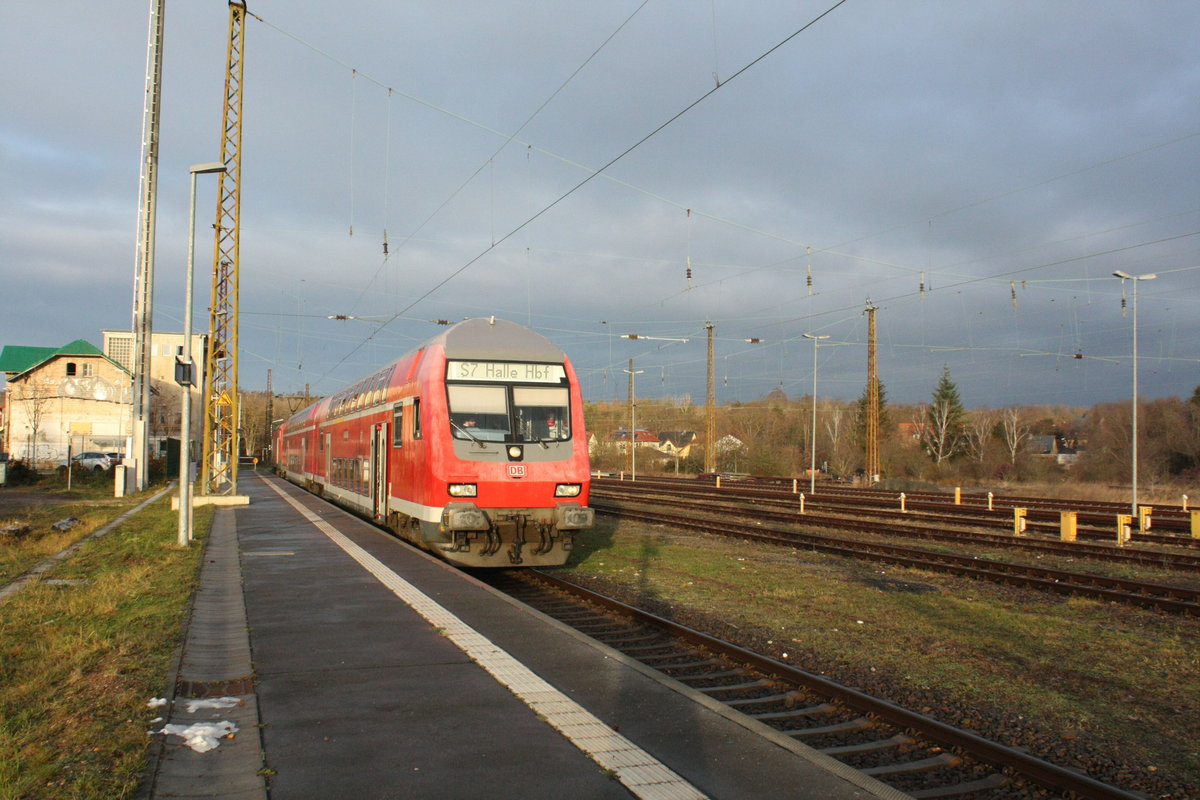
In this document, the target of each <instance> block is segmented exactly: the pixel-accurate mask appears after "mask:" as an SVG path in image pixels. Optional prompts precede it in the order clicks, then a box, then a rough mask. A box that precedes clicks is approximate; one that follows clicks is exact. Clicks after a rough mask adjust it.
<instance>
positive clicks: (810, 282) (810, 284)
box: [805, 247, 813, 297]
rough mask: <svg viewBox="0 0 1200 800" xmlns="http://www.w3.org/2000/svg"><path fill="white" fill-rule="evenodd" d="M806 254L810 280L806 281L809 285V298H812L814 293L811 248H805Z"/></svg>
mask: <svg viewBox="0 0 1200 800" xmlns="http://www.w3.org/2000/svg"><path fill="white" fill-rule="evenodd" d="M805 252H806V253H807V254H808V278H807V279H806V281H805V282H806V283H807V284H808V296H809V297H812V293H813V285H812V248H811V247H808V248H805Z"/></svg>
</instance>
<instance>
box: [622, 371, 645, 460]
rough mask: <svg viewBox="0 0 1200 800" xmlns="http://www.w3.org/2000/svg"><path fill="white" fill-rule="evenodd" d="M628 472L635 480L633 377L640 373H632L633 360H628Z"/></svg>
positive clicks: (635, 426)
mask: <svg viewBox="0 0 1200 800" xmlns="http://www.w3.org/2000/svg"><path fill="white" fill-rule="evenodd" d="M625 371H626V372H628V373H629V472H630V475H631V478H630V479H631V480H635V481H636V480H637V411H636V409H637V397H636V395H635V394H634V389H633V376H634V375H636V374H638V372H641V370H637V371H634V369H633V359H632V358H631V359H629V369H627V370H625Z"/></svg>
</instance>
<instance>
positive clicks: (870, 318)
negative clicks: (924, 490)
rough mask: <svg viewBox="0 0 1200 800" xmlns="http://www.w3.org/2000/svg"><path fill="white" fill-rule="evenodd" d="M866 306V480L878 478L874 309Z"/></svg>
mask: <svg viewBox="0 0 1200 800" xmlns="http://www.w3.org/2000/svg"><path fill="white" fill-rule="evenodd" d="M876 308H877V306H867V458H866V472H867V480H868V481H873V480H877V479H878V478H879V368H878V366H877V365H876V362H875V309H876Z"/></svg>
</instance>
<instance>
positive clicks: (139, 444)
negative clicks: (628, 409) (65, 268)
mask: <svg viewBox="0 0 1200 800" xmlns="http://www.w3.org/2000/svg"><path fill="white" fill-rule="evenodd" d="M164 6H165V0H151V3H150V34H149V42H148V44H147V51H146V102H145V106H144V108H143V111H142V169H141V180H140V185H139V187H138V189H139V191H138V241H137V264H136V265H135V267H134V274H133V340H134V346H133V363H132V364H131V365H129V366H130V367H131V368H132V371H133V408H132V414H133V420H132V425H131V431H130V432H131V434H132V435H131V439H132V441H131V442H130V444H129V452H128V453H127V455H128V456H129V458H130V459H131V460H132V461H133V464H134V475H135V480H134V483H135V486H136V488H137V489H139V490H141V489H144V488H146V484H147V483H148V482H149V481H148V480H147V476H148V475H149V464H150V339H151V335H152V334H153V332H154V322H153V320H154V220H155V197H156V196H157V194H158V123H159V117H160V113H161V110H162V59H163V53H162V44H163V13H164V11H165V8H164Z"/></svg>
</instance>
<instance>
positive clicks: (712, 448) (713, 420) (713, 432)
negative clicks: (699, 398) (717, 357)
mask: <svg viewBox="0 0 1200 800" xmlns="http://www.w3.org/2000/svg"><path fill="white" fill-rule="evenodd" d="M704 328H705V330H707V331H708V391H707V393H706V395H705V398H704V471H705V472H716V471H717V389H716V385H715V384H714V383H713V324H712V323H711V322H706V323H705V324H704Z"/></svg>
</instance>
